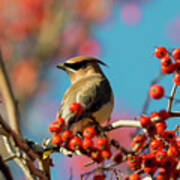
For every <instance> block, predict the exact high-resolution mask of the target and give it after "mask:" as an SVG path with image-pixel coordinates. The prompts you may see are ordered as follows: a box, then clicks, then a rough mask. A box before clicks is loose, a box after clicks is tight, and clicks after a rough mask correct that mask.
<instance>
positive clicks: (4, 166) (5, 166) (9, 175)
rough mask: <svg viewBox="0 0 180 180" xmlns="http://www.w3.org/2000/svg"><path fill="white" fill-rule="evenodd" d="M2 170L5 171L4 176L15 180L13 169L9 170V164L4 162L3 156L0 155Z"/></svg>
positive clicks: (0, 168) (9, 179) (0, 169)
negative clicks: (12, 173)
mask: <svg viewBox="0 0 180 180" xmlns="http://www.w3.org/2000/svg"><path fill="white" fill-rule="evenodd" d="M0 171H1V172H2V173H3V175H4V177H5V178H6V179H7V180H13V177H12V175H11V171H10V170H9V168H8V166H7V165H6V164H5V163H4V161H3V160H2V157H1V156H0Z"/></svg>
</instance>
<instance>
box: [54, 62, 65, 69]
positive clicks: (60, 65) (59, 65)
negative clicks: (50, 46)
mask: <svg viewBox="0 0 180 180" xmlns="http://www.w3.org/2000/svg"><path fill="white" fill-rule="evenodd" d="M56 67H57V68H59V69H62V70H64V71H65V70H66V68H65V65H64V63H60V64H58V65H57V66H56Z"/></svg>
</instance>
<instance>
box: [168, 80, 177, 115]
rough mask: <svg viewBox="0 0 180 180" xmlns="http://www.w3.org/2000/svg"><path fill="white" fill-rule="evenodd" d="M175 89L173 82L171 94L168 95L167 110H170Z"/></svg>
mask: <svg viewBox="0 0 180 180" xmlns="http://www.w3.org/2000/svg"><path fill="white" fill-rule="evenodd" d="M176 89H177V85H176V84H175V83H174V84H173V87H172V90H171V95H170V96H169V101H168V107H167V112H171V108H172V103H173V99H174V95H175V93H176Z"/></svg>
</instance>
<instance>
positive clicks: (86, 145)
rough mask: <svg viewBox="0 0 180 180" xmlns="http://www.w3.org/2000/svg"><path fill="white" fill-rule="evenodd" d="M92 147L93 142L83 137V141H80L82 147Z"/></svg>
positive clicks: (87, 148)
mask: <svg viewBox="0 0 180 180" xmlns="http://www.w3.org/2000/svg"><path fill="white" fill-rule="evenodd" d="M93 147H94V144H93V141H92V140H91V139H84V141H83V142H82V148H83V149H84V150H87V151H90V150H91V149H93Z"/></svg>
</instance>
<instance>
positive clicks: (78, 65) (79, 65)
mask: <svg viewBox="0 0 180 180" xmlns="http://www.w3.org/2000/svg"><path fill="white" fill-rule="evenodd" d="M88 62H97V63H99V64H101V65H103V66H107V65H106V64H105V63H103V62H102V61H100V60H85V61H81V62H76V63H64V65H65V66H66V67H69V68H71V69H74V70H78V69H81V68H85V67H86V65H87V63H88Z"/></svg>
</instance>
